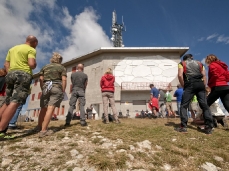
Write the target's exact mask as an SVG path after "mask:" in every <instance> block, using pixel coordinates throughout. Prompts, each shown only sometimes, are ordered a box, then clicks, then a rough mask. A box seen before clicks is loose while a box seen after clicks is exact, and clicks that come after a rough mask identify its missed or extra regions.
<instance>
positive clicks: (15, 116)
mask: <svg viewBox="0 0 229 171" xmlns="http://www.w3.org/2000/svg"><path fill="white" fill-rule="evenodd" d="M22 107H23V105H20V106H18V108H17V110H16V112H15V114H14V116H13V118H12V119H11V120H10V122H9V127H16V122H17V119H18V116H19V114H20V112H21V109H22Z"/></svg>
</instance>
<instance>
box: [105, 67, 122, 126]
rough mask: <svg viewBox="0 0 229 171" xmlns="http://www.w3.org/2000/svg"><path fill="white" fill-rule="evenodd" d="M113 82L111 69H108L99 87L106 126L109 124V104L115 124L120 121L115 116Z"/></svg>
mask: <svg viewBox="0 0 229 171" xmlns="http://www.w3.org/2000/svg"><path fill="white" fill-rule="evenodd" d="M114 82H115V77H114V76H113V74H112V70H111V68H108V69H107V71H106V72H105V74H104V75H103V76H102V78H101V80H100V87H101V92H102V100H103V111H104V117H105V119H104V120H103V122H104V123H106V124H108V123H109V119H108V104H109V102H110V105H111V109H112V112H113V116H114V119H115V123H120V121H119V119H118V115H117V110H116V107H115V100H114V91H115V88H114ZM108 101H109V102H108Z"/></svg>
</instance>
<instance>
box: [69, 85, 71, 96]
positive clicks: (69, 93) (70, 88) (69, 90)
mask: <svg viewBox="0 0 229 171" xmlns="http://www.w3.org/2000/svg"><path fill="white" fill-rule="evenodd" d="M71 93H72V84H71V85H70V90H69V94H71Z"/></svg>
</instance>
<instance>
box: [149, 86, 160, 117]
mask: <svg viewBox="0 0 229 171" xmlns="http://www.w3.org/2000/svg"><path fill="white" fill-rule="evenodd" d="M150 88H151V91H150V100H151V101H150V103H149V108H150V109H151V110H152V113H153V116H154V117H157V112H158V111H159V104H158V100H159V98H160V94H159V90H158V89H157V88H156V87H154V85H153V84H150Z"/></svg>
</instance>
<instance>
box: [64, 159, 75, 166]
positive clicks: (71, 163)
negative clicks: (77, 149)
mask: <svg viewBox="0 0 229 171" xmlns="http://www.w3.org/2000/svg"><path fill="white" fill-rule="evenodd" d="M77 162H78V160H70V161H67V162H66V163H65V164H66V165H68V166H72V165H75V164H77Z"/></svg>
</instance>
